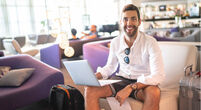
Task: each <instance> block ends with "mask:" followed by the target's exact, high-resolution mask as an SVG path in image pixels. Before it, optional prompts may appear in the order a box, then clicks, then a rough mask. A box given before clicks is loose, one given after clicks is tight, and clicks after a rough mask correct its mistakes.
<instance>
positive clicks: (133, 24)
mask: <svg viewBox="0 0 201 110" xmlns="http://www.w3.org/2000/svg"><path fill="white" fill-rule="evenodd" d="M121 24H122V28H123V29H122V30H123V31H124V32H125V34H126V35H127V36H129V37H134V36H135V35H136V33H137V30H138V27H139V26H140V24H141V20H139V19H138V15H137V11H132V10H131V11H126V12H124V13H123V14H122V19H121Z"/></svg>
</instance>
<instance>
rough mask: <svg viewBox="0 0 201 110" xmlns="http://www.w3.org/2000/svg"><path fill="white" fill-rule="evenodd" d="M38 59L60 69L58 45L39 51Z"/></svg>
mask: <svg viewBox="0 0 201 110" xmlns="http://www.w3.org/2000/svg"><path fill="white" fill-rule="evenodd" d="M40 59H41V61H42V62H44V63H46V64H48V65H50V66H53V67H56V68H61V49H60V48H59V45H58V44H53V45H51V46H49V47H46V48H43V49H40Z"/></svg>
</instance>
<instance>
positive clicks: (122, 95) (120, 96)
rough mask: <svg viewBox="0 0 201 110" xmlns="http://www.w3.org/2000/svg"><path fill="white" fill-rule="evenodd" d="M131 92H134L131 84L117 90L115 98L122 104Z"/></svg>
mask: <svg viewBox="0 0 201 110" xmlns="http://www.w3.org/2000/svg"><path fill="white" fill-rule="evenodd" d="M131 92H132V88H131V87H130V85H128V86H126V87H125V88H123V89H122V90H120V91H119V92H117V95H116V96H115V98H116V100H117V101H118V102H119V103H120V106H121V105H122V104H123V103H124V101H125V100H126V98H128V96H129V95H130V93H131Z"/></svg>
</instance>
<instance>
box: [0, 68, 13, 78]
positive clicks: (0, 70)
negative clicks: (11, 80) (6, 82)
mask: <svg viewBox="0 0 201 110" xmlns="http://www.w3.org/2000/svg"><path fill="white" fill-rule="evenodd" d="M10 68H11V67H10V66H0V78H1V77H3V76H4V75H6V74H7V73H8V72H9V70H10Z"/></svg>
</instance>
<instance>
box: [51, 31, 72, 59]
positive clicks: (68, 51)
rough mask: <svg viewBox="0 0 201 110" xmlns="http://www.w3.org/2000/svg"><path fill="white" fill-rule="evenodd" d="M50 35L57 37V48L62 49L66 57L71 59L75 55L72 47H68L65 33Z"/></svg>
mask: <svg viewBox="0 0 201 110" xmlns="http://www.w3.org/2000/svg"><path fill="white" fill-rule="evenodd" d="M51 34H52V35H58V36H57V37H58V38H59V39H60V40H59V47H60V48H62V49H64V55H65V56H67V57H72V56H73V55H74V54H75V51H74V49H73V48H72V47H70V46H69V41H68V34H67V33H66V32H60V33H59V34H55V33H51Z"/></svg>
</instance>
